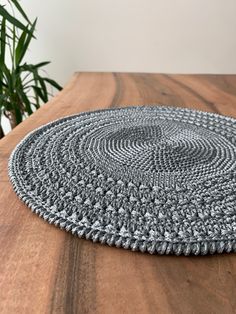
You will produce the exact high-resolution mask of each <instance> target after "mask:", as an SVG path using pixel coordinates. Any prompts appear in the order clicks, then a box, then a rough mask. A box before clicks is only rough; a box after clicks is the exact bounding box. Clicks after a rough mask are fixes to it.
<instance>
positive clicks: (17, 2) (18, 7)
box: [11, 0, 32, 24]
mask: <svg viewBox="0 0 236 314" xmlns="http://www.w3.org/2000/svg"><path fill="white" fill-rule="evenodd" d="M11 2H12V3H13V4H14V6H15V7H16V8H17V10H18V11H19V12H20V13H21V15H22V16H23V17H24V19H25V20H26V21H27V22H28V23H29V24H32V23H31V22H30V20H29V18H28V16H27V15H26V13H25V11H24V10H23V9H22V7H21V5H20V3H19V1H17V0H11Z"/></svg>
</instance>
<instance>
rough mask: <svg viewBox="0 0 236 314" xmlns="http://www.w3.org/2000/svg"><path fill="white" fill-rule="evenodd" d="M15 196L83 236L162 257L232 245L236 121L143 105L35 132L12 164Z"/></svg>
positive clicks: (235, 247)
mask: <svg viewBox="0 0 236 314" xmlns="http://www.w3.org/2000/svg"><path fill="white" fill-rule="evenodd" d="M9 176H10V180H11V182H12V184H13V187H14V190H15V192H16V193H17V194H18V196H19V197H20V198H21V199H22V200H23V201H24V202H25V203H26V204H27V205H28V206H29V207H30V208H31V210H32V211H33V212H35V213H37V214H38V215H39V216H41V217H43V218H44V219H45V220H47V221H48V222H49V223H51V224H55V225H57V226H59V227H61V228H63V229H66V230H67V231H71V232H72V233H73V234H75V235H77V236H79V237H85V238H86V239H91V240H93V241H99V242H102V243H106V244H108V245H115V246H117V247H123V248H126V249H132V250H140V251H142V252H144V251H147V252H149V253H159V254H173V253H174V254H177V255H179V254H185V255H189V254H195V255H198V254H207V253H211V254H212V253H222V252H231V251H236V192H235V191H236V120H234V119H232V118H228V117H223V116H220V115H217V114H210V113H205V112H200V111H194V110H189V109H180V108H171V107H161V106H159V107H158V106H152V107H148V106H141V107H129V108H123V109H121V108H118V109H110V110H100V111H94V112H85V113H82V114H78V115H74V116H69V117H66V118H63V119H60V120H57V121H54V122H52V123H49V124H47V125H44V126H43V127H41V128H39V129H37V130H35V131H33V132H31V133H30V134H29V135H28V136H26V137H25V138H24V139H23V141H21V143H20V144H18V146H17V147H16V148H15V150H14V151H13V153H12V154H11V157H10V161H9Z"/></svg>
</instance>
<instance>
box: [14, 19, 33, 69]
mask: <svg viewBox="0 0 236 314" xmlns="http://www.w3.org/2000/svg"><path fill="white" fill-rule="evenodd" d="M36 23H37V19H35V20H34V22H33V24H32V26H31V28H30V29H28V28H27V31H23V33H22V35H21V37H20V39H21V40H19V42H18V45H17V48H16V49H17V60H16V61H17V62H16V66H19V64H20V62H21V61H22V59H23V58H24V56H25V53H26V51H27V49H28V47H29V44H30V41H31V39H32V38H33V35H34V31H35V26H36ZM24 33H25V34H24Z"/></svg>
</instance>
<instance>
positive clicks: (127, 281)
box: [0, 73, 236, 314]
mask: <svg viewBox="0 0 236 314" xmlns="http://www.w3.org/2000/svg"><path fill="white" fill-rule="evenodd" d="M158 103H160V104H167V105H173V106H181V107H189V108H196V109H200V110H204V111H209V112H217V113H221V114H225V115H229V116H232V117H236V76H234V75H231V76H230V75H165V74H127V73H76V74H75V75H74V76H73V78H72V79H71V81H70V82H69V83H68V84H67V86H66V87H65V88H64V90H63V91H62V92H61V93H59V94H58V95H57V96H56V97H54V98H53V99H52V100H51V101H50V102H49V103H48V104H45V105H44V106H42V107H41V108H40V109H39V110H38V111H37V112H36V113H34V114H33V115H32V116H31V117H30V118H28V119H27V120H25V121H24V122H23V123H22V124H21V125H19V126H18V127H16V128H15V129H14V131H12V132H10V133H9V134H8V135H7V136H6V137H5V138H4V139H2V140H1V141H0V312H1V313H82V314H84V313H101V314H104V313H105V314H106V313H108V314H110V313H201V314H202V313H235V312H236V254H221V255H214V256H202V257H200V256H198V257H184V256H180V257H175V256H157V255H155V256H154V255H149V254H142V253H139V252H135V253H134V252H131V251H126V250H124V249H117V248H110V247H108V246H105V245H101V244H93V243H92V242H90V241H86V240H82V239H78V238H76V237H74V236H72V235H71V234H69V233H66V232H65V231H62V230H60V229H58V228H56V227H54V226H51V225H49V224H48V223H47V222H45V221H44V220H43V219H41V218H39V217H38V216H37V215H35V214H33V213H32V212H31V211H30V210H29V209H28V208H27V207H26V206H25V205H24V204H23V203H21V201H20V200H19V199H18V198H17V196H16V195H15V194H14V192H13V190H12V187H11V185H10V183H9V181H8V176H7V160H8V157H9V154H10V153H11V151H12V149H13V148H14V147H15V145H16V144H17V143H18V142H19V141H20V140H21V139H22V138H23V137H24V136H25V135H26V134H27V133H28V132H29V131H31V130H33V129H34V128H36V127H38V126H40V125H42V124H44V123H46V122H49V121H52V120H54V119H56V118H60V117H63V116H66V115H69V114H74V113H78V112H81V111H88V110H95V109H100V108H108V107H118V106H128V105H141V104H158Z"/></svg>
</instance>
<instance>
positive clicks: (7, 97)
mask: <svg viewBox="0 0 236 314" xmlns="http://www.w3.org/2000/svg"><path fill="white" fill-rule="evenodd" d="M9 12H10V13H9ZM16 14H17V17H16ZM18 16H19V17H18ZM36 23H37V19H35V20H34V21H33V22H31V21H30V19H29V18H28V16H27V15H26V13H25V11H24V10H23V8H22V6H21V5H20V3H19V1H18V0H8V1H7V4H6V5H0V138H1V137H3V136H4V133H3V129H2V126H1V115H2V114H4V115H5V116H6V117H7V118H8V119H9V121H10V124H11V128H14V127H15V126H16V125H17V124H19V123H20V122H21V121H22V120H23V118H24V117H27V116H29V115H31V114H32V113H33V111H34V110H36V109H38V108H39V106H40V104H41V103H42V102H47V101H48V97H49V95H51V93H50V92H49V91H48V89H49V87H51V88H52V87H54V88H56V89H57V90H61V86H60V85H59V84H58V83H57V82H55V81H54V80H52V79H50V78H48V77H46V76H45V74H44V71H42V68H43V67H44V66H46V65H47V64H49V63H50V62H48V61H45V62H40V63H37V64H29V63H27V62H25V61H24V58H25V55H26V52H27V50H28V47H29V45H30V42H31V40H32V39H34V38H35V35H34V34H35V27H36Z"/></svg>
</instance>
